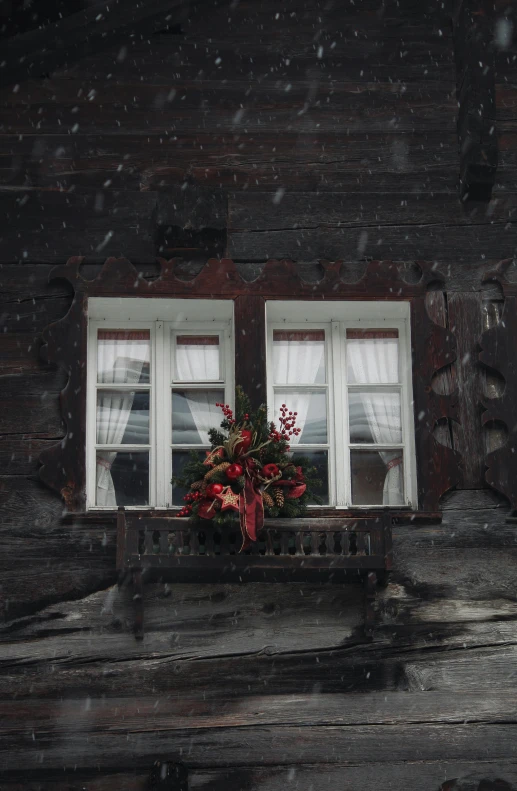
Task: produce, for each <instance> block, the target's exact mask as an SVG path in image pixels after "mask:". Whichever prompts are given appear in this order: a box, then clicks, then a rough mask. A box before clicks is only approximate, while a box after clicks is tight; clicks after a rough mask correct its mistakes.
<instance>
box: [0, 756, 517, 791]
mask: <svg viewBox="0 0 517 791" xmlns="http://www.w3.org/2000/svg"><path fill="white" fill-rule="evenodd" d="M187 766H188V761H187ZM467 775H468V776H469V777H470V780H471V783H472V785H470V786H469V787H468V791H474V789H478V783H479V782H480V781H481V780H485V782H486V779H487V778H488V779H498V780H499V783H508V784H511V783H516V782H517V766H516V764H515V763H514V762H513V761H499V760H498V761H496V762H492V761H483V760H482V761H475V762H473V761H469V762H458V761H442V760H438V761H418V760H417V761H404V763H391V762H388V763H384V762H383V763H378V764H375V765H374V766H372V765H368V764H362V765H360V766H347V765H344V764H332V765H330V766H329V764H328V763H327V762H325V763H322V764H312V763H307V764H305V763H297V764H292V765H291V766H289V765H285V764H283V765H281V766H260V765H255V766H247V767H239V768H231V767H227V768H224V769H192V768H190V769H189V788H190V789H192V791H227V790H228V789H230V788H231V789H244V788H246V789H249V791H284V789H285V788H286V787H287V788H289V786H290V785H291V784H292V783H293V782H294V783H295V784H296V785H295V787H296V789H297V791H314V789H315V788H320V789H324V790H325V791H330V789H334V788H342V787H343V783H346V784H347V785H349V787H350V788H353V789H354V791H371V789H372V788H374V787H375V786H376V785H378V783H379V778H380V777H382V783H383V788H384V789H386V791H400V788H401V787H402V788H408V789H409V788H411V789H414V788H418V789H419V791H438V789H440V788H441V786H442V783H444V782H446V781H452V782H454V780H455V779H456V778H461V777H466V776H467ZM148 781H149V771H146V770H145V769H140V770H134V771H126V772H110V773H104V772H103V773H102V774H100V773H99V772H96V771H90V772H84V771H81V770H79V769H75V770H74V771H73V773H72V772H69V773H67V774H65V775H64V776H63V771H62V770H61V772H58V771H57V770H56V773H53V772H48V771H45V774H44V775H43V774H42V770H41V769H40V770H39V771H37V772H35V773H34V777H33V776H32V774H31V775H29V774H28V773H27V772H25V773H23V779H20V773H15V774H14V775H13V774H12V773H10V774H9V775H5V774H4V775H3V777H2V788H3V789H5V791H71V789H74V791H75V788H81V789H83V788H87V789H88V791H112V789H113V788H116V789H117V791H144V790H145V789H147V788H148ZM345 787H346V786H345ZM455 791H456V788H455ZM458 791H459V789H458ZM478 791H479V790H478ZM501 791H509V789H508V788H507V787H506V786H503V787H502V788H501Z"/></svg>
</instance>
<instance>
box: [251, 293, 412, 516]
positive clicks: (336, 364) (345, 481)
mask: <svg viewBox="0 0 517 791" xmlns="http://www.w3.org/2000/svg"><path fill="white" fill-rule="evenodd" d="M300 316H303V318H302V319H301V320H300V318H299V317H300ZM266 321H267V352H266V368H267V398H268V404H269V405H270V409H269V415H270V418H271V419H272V420H277V419H278V416H277V415H273V404H274V389H275V386H274V382H273V353H272V351H273V331H274V330H278V329H282V330H303V329H307V330H310V329H321V330H324V331H325V363H326V371H327V376H326V380H327V424H328V425H327V431H328V436H327V442H328V464H329V470H328V473H329V504H328V505H325V506H321V507H324V508H329V507H330V508H336V509H347V510H352V509H353V510H371V509H381V508H386V507H387V506H385V505H383V504H379V505H358V504H353V503H352V495H351V475H350V454H349V449H350V448H351V449H353V448H354V444H355V443H350V442H349V430H348V390H349V389H352V388H357V389H361V388H362V389H365V388H366V389H376V388H380V389H388V390H399V391H400V393H401V423H402V442H401V443H400V444H397V443H394V444H393V445H390V447H395V448H397V447H400V448H401V449H402V450H403V454H404V465H403V470H404V505H403V506H401V505H398V506H389V507H393V508H399V509H400V508H402V507H405V508H416V507H417V502H418V498H417V480H416V447H415V427H414V401H413V379H412V365H411V317H410V303H409V302H408V301H398V302H388V301H381V300H379V301H375V302H373V301H353V302H352V301H347V302H338V301H336V302H334V301H333V302H316V301H313V302H312V301H311V302H308V301H299V300H293V301H283V300H267V301H266ZM383 326H384V327H388V326H389V328H390V329H396V330H398V335H399V366H400V371H399V383H398V384H396V385H375V384H373V385H349V384H348V383H347V381H346V367H345V355H346V331H347V330H348V329H382V327H383ZM289 387H291V389H293V390H299V389H307V390H315V389H316V390H317V389H323V387H322V385H318V384H316V385H315V384H309V383H307V384H301V385H300V386H298V385H290V386H289V385H282V384H279V385H277V386H276V388H277V389H279V390H284V389H285V390H289ZM286 399H287V396H286ZM340 404H342V405H343V407H342V409H339V408H338V406H339V405H340ZM298 447H299V446H298V444H296V445H293V446H292V448H293V451H294V450H296V452H298ZM323 447H324V446H323V445H301V446H300V447H299V452H300V454H301V455H303V452H304V450H305V451H308V450H319V449H322V448H323ZM357 447H358V448H361V449H363V450H364V449H365V445H364V444H363V443H358V444H357ZM378 447H379V446H378V445H376V444H375V443H372V445H371V450H377V449H378ZM369 448H370V446H369V445H368V449H369ZM340 469H342V470H344V471H345V474H344V475H338V474H337V473H338V471H339V470H340ZM315 507H317V506H315Z"/></svg>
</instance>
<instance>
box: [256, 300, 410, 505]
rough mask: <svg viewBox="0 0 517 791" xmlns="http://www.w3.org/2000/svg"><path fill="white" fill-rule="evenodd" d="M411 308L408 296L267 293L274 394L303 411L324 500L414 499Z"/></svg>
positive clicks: (306, 451)
mask: <svg viewBox="0 0 517 791" xmlns="http://www.w3.org/2000/svg"><path fill="white" fill-rule="evenodd" d="M300 317H303V318H302V319H300ZM409 318H410V316H409V303H407V302H332V303H322V302H318V303H316V302H299V301H292V302H281V301H276V300H271V301H268V302H267V321H268V342H267V361H268V403H269V404H270V405H273V408H274V413H275V414H278V409H279V407H280V406H281V405H282V404H286V405H287V406H288V408H289V409H290V411H292V412H296V413H297V425H298V427H299V428H300V429H301V431H300V433H299V434H298V435H297V436H293V438H292V448H293V450H296V452H297V453H299V454H300V455H304V456H306V457H308V458H309V459H310V460H311V461H312V462H313V463H314V465H315V466H316V468H317V469H318V472H319V477H320V478H321V479H322V481H323V486H322V491H321V493H320V494H321V496H322V499H323V503H324V504H327V505H331V506H336V507H338V508H339V507H342V508H346V507H351V506H353V507H371V506H387V505H389V506H399V507H400V506H410V505H412V504H413V503H416V481H415V477H416V476H415V449H414V422H413V397H412V382H411V354H410V349H411V344H410V323H409Z"/></svg>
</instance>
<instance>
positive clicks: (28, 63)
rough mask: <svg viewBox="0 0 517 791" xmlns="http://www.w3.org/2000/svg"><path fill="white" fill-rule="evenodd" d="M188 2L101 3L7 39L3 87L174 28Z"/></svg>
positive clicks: (1, 71) (0, 69)
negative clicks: (131, 38) (135, 37)
mask: <svg viewBox="0 0 517 791" xmlns="http://www.w3.org/2000/svg"><path fill="white" fill-rule="evenodd" d="M201 1H202V0H201ZM189 7H190V2H189V0H145V2H141V0H112V2H111V1H110V2H107V0H102V2H96V3H95V4H94V5H92V6H90V7H88V8H86V9H84V10H82V11H78V12H77V13H75V14H70V15H69V16H66V17H64V18H63V19H60V20H59V21H58V22H53V23H52V24H49V25H46V27H44V28H41V29H37V30H31V31H28V32H27V33H23V34H21V35H18V36H14V37H13V38H11V39H8V40H7V41H6V42H5V43H4V45H3V47H2V58H1V62H2V66H1V67H0V78H1V81H2V84H3V85H4V86H5V85H11V84H13V83H17V82H21V81H22V80H24V79H28V78H35V77H40V76H42V75H45V74H48V73H49V72H50V71H52V70H53V69H56V68H58V67H60V66H63V65H64V64H67V63H71V62H72V61H75V60H77V59H78V58H81V57H83V56H85V55H90V54H92V53H94V52H98V51H99V50H102V49H105V48H107V47H111V46H116V45H117V44H121V45H123V44H124V42H127V39H128V36H130V35H132V34H137V35H149V34H150V33H152V32H154V31H156V30H159V29H162V28H166V27H169V28H170V27H172V26H174V25H177V24H178V23H180V22H181V21H182V20H183V19H185V18H186V16H187V13H188V11H189Z"/></svg>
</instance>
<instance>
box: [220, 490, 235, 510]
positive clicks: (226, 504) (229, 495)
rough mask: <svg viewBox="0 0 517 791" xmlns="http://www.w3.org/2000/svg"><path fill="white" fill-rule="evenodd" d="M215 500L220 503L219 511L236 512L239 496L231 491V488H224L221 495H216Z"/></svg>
mask: <svg viewBox="0 0 517 791" xmlns="http://www.w3.org/2000/svg"><path fill="white" fill-rule="evenodd" d="M217 499H218V500H220V501H221V511H228V510H232V511H238V510H239V500H240V496H239V495H238V494H235V492H234V491H232V487H231V486H226V487H225V488H224V489H223V491H222V492H221V494H218V495H217Z"/></svg>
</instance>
